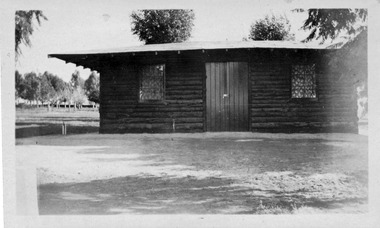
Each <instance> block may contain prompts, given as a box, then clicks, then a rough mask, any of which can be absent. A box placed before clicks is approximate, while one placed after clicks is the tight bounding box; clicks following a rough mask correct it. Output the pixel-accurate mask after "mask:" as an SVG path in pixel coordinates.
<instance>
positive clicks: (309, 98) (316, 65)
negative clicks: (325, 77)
mask: <svg viewBox="0 0 380 228" xmlns="http://www.w3.org/2000/svg"><path fill="white" fill-rule="evenodd" d="M297 65H301V66H310V65H314V76H315V78H314V83H315V97H293V67H294V66H297ZM317 69H318V64H317V63H292V64H291V65H290V68H289V75H290V79H289V82H290V94H289V97H290V100H291V101H293V102H309V101H318V99H319V93H318V88H319V85H318V84H319V83H318V73H317V72H318V70H317Z"/></svg>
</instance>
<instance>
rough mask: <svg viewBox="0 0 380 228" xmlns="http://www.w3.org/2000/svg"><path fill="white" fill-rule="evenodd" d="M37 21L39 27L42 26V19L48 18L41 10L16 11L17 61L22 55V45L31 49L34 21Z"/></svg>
mask: <svg viewBox="0 0 380 228" xmlns="http://www.w3.org/2000/svg"><path fill="white" fill-rule="evenodd" d="M34 19H36V20H37V22H38V25H40V24H41V19H44V20H47V17H46V16H45V15H44V14H43V12H42V11H41V10H30V11H23V10H18V11H16V15H15V23H16V25H15V51H16V60H17V58H18V56H19V55H20V54H21V48H20V44H21V43H23V44H24V45H25V46H27V47H30V46H31V45H32V42H31V40H30V36H31V35H32V34H33V32H34V28H35V26H34V23H33V20H34Z"/></svg>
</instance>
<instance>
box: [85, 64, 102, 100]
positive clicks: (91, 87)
mask: <svg viewBox="0 0 380 228" xmlns="http://www.w3.org/2000/svg"><path fill="white" fill-rule="evenodd" d="M84 89H85V91H86V96H87V97H88V100H89V101H91V102H94V103H96V104H98V103H99V94H100V93H99V89H100V82H99V74H97V73H96V72H95V71H93V72H91V74H90V76H89V77H88V79H87V80H86V81H85V82H84Z"/></svg>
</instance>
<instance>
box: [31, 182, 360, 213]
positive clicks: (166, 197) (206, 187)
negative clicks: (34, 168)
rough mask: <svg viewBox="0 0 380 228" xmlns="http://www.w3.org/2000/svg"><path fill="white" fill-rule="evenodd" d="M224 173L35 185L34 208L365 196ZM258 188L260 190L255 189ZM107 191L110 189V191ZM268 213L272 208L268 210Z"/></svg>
mask: <svg viewBox="0 0 380 228" xmlns="http://www.w3.org/2000/svg"><path fill="white" fill-rule="evenodd" d="M233 183H234V180H232V179H228V178H204V179H197V178H195V177H191V176H188V177H182V178H171V177H154V176H128V177H120V178H113V179H108V180H96V181H91V182H87V183H72V184H46V185H41V186H40V187H39V212H40V214H41V215H49V214H121V213H129V214H131V213H132V214H180V213H187V214H192V213H194V214H260V213H261V212H263V209H268V208H269V209H271V208H272V209H273V208H277V209H281V211H279V213H292V211H293V210H296V209H297V208H298V207H301V206H302V207H305V206H311V207H315V208H321V209H333V208H339V207H340V206H341V205H340V204H347V203H358V204H364V203H366V201H367V199H365V198H351V199H344V200H338V199H337V200H331V199H330V200H320V199H315V198H309V199H307V198H305V197H303V196H302V195H301V194H299V193H300V192H293V193H290V194H288V195H286V196H284V193H283V192H276V191H262V190H258V189H254V188H248V187H243V186H239V185H235V184H233ZM258 191H261V194H258ZM110 193H112V194H110ZM272 213H273V210H272Z"/></svg>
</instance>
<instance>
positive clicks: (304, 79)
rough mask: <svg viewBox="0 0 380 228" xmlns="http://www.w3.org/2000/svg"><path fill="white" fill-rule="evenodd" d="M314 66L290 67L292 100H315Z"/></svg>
mask: <svg viewBox="0 0 380 228" xmlns="http://www.w3.org/2000/svg"><path fill="white" fill-rule="evenodd" d="M316 88H317V84H316V77H315V64H311V65H293V66H292V98H317V93H316Z"/></svg>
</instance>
